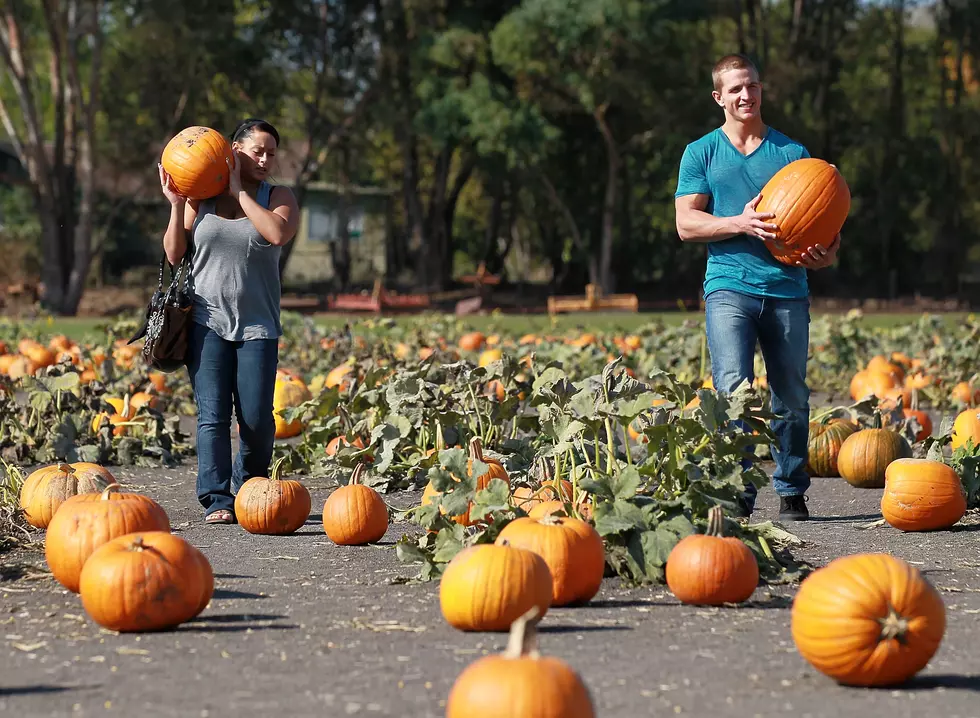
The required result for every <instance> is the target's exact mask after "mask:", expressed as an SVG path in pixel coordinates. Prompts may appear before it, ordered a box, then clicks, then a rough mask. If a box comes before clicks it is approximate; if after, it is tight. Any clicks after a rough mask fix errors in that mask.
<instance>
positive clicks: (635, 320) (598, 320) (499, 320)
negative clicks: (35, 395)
mask: <svg viewBox="0 0 980 718" xmlns="http://www.w3.org/2000/svg"><path fill="white" fill-rule="evenodd" d="M819 315H820V312H814V316H819ZM920 316H921V314H920V313H903V314H867V315H865V316H864V319H863V320H862V321H863V322H864V323H865V324H866V325H868V326H870V327H874V328H883V329H884V328H892V327H896V326H900V325H902V324H908V323H910V322H914V321H916V320H917V319H918V318H919V317H920ZM942 316H943V319H944V321H945V323H946V324H948V325H953V324H955V323H958V322H961V321H963V319H964V317H966V314H965V313H964V312H951V313H948V314H943V315H942ZM363 318H369V315H354V314H349V315H344V314H318V315H315V316H314V320H315V321H316V322H317V323H318V324H320V325H322V326H324V327H330V328H334V327H341V326H343V325H344V323H345V322H348V321H352V320H353V321H357V320H359V319H363ZM417 318H418V317H417V316H412V315H405V316H396V317H394V319H395V321H396V322H399V323H402V322H412V321H415V320H417ZM703 318H704V314H703V313H702V312H694V311H692V312H679V311H678V312H643V313H631V312H602V313H594V314H560V315H558V316H557V317H554V318H552V317H549V316H548V315H547V314H499V315H492V314H491V315H487V316H471V317H463V318H461V319H460V320H459V321H460V322H461V324H462V325H464V326H466V327H468V328H471V329H473V330H479V331H487V330H491V331H499V332H503V333H507V334H517V335H520V334H527V333H543V332H551V333H557V334H566V333H569V332H572V331H575V330H581V331H586V330H590V331H595V330H600V331H620V332H628V331H632V330H634V329H637V328H638V327H641V326H643V325H644V324H648V323H650V322H654V321H662V322H663V323H665V324H670V325H676V324H680V323H682V322H683V321H685V320H693V321H702V320H703ZM111 321H112V319H110V318H100V317H53V318H51V319H41V320H36V321H34V322H29V323H27V325H26V326H27V327H29V329H28V332H29V333H30V334H35V335H40V336H50V335H53V334H64V335H66V336H68V337H69V338H71V339H74V340H75V341H83V342H84V341H93V340H96V339H98V338H99V337H100V336H101V334H102V332H101V327H103V326H104V325H106V324H109V323H110V322H111Z"/></svg>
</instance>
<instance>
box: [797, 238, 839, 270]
mask: <svg viewBox="0 0 980 718" xmlns="http://www.w3.org/2000/svg"><path fill="white" fill-rule="evenodd" d="M838 249H840V232H838V233H837V236H836V237H834V241H833V242H831V243H830V246H829V247H827V248H826V249H825V248H824V246H823V245H822V244H815V245H813V246H812V247H809V248H808V249H807V250H806V251H804V252H803V253H801V254H800V258H799V259H798V260H797V261H796V266H797V267H806V268H807V269H826V268H827V267H829V266H830V265H832V264H833V263H834V262H835V261H836V260H837V250H838Z"/></svg>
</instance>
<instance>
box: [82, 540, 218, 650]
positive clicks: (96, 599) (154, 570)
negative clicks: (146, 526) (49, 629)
mask: <svg viewBox="0 0 980 718" xmlns="http://www.w3.org/2000/svg"><path fill="white" fill-rule="evenodd" d="M213 593H214V573H213V572H212V570H211V564H210V563H209V562H208V559H207V558H206V557H205V556H204V554H203V553H201V551H200V550H199V549H198V548H196V547H195V546H192V545H191V544H190V543H188V542H187V541H186V540H185V539H183V538H181V537H180V536H175V535H173V534H171V533H168V532H166V531H141V532H139V533H131V534H126V535H124V536H119V537H118V538H115V539H113V540H112V541H109V542H108V543H104V544H102V545H101V546H100V547H99V548H97V549H96V550H95V551H94V552H93V553H92V555H91V556H89V558H88V560H87V561H86V562H85V566H84V567H83V568H82V574H81V578H80V580H79V595H80V597H81V599H82V606H83V607H84V608H85V611H86V613H88V615H89V616H91V617H92V620H93V621H95V622H96V623H98V624H99V625H100V626H102V627H104V628H108V629H109V630H112V631H158V630H161V629H164V628H172V627H173V626H177V625H179V624H181V623H183V622H184V621H189V620H190V619H192V618H194V616H196V615H197V614H199V613H200V612H201V611H203V610H204V609H205V607H206V606H207V605H208V602H210V600H211V596H212V594H213Z"/></svg>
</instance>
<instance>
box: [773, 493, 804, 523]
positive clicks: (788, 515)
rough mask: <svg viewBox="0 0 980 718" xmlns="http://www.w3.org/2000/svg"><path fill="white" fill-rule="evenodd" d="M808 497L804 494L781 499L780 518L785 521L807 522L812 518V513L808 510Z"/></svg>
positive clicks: (781, 497)
mask: <svg viewBox="0 0 980 718" xmlns="http://www.w3.org/2000/svg"><path fill="white" fill-rule="evenodd" d="M806 502H807V497H806V496H805V495H803V494H798V495H797V496H780V497H779V518H780V519H782V520H783V521H806V520H807V519H808V518H810V512H809V511H808V510H807V508H806Z"/></svg>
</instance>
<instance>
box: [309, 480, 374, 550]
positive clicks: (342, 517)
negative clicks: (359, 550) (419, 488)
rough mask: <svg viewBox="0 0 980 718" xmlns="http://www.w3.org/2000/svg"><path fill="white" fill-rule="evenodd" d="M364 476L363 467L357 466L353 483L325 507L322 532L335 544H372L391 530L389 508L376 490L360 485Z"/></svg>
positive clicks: (338, 490)
mask: <svg viewBox="0 0 980 718" xmlns="http://www.w3.org/2000/svg"><path fill="white" fill-rule="evenodd" d="M363 474H364V464H358V465H357V467H356V468H355V469H354V473H353V474H352V475H351V478H350V483H349V484H347V485H346V486H341V487H340V488H339V489H337V490H336V491H334V492H333V493H332V494H330V496H329V497H327V500H326V501H325V502H324V504H323V530H324V531H325V532H326V534H327V536H328V537H329V538H330V540H331V541H333V542H334V543H336V544H340V545H342V546H354V545H358V544H365V543H372V542H374V541H379V540H380V539H381V538H382V537H383V536H384V535H385V533H386V532H387V531H388V507H387V506H386V505H385V502H384V499H382V498H381V495H380V494H379V493H378V492H377V491H375V490H374V489H372V488H371V487H370V486H365V485H364V484H362V483H360V481H361V477H362V475H363Z"/></svg>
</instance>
